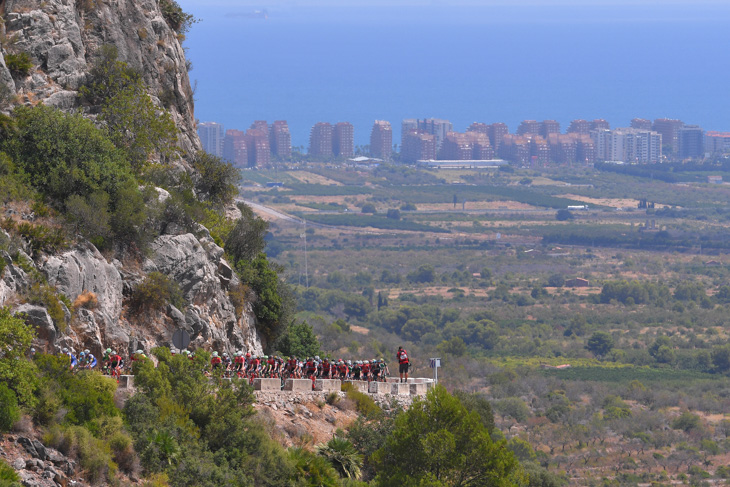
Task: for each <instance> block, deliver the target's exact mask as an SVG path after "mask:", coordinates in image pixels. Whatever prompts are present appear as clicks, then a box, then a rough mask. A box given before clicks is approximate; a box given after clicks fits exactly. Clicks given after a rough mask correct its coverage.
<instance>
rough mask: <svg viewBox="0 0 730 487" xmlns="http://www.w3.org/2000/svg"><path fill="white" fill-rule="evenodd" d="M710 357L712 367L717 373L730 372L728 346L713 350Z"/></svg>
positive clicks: (729, 351)
mask: <svg viewBox="0 0 730 487" xmlns="http://www.w3.org/2000/svg"><path fill="white" fill-rule="evenodd" d="M711 357H712V365H713V366H714V367H715V369H716V370H717V371H718V372H722V373H724V372H727V371H729V370H730V345H724V346H722V347H717V348H713V349H712V353H711Z"/></svg>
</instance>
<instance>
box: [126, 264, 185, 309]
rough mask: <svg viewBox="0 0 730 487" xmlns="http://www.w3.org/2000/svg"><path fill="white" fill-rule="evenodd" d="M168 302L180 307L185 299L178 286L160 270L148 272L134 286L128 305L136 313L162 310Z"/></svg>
mask: <svg viewBox="0 0 730 487" xmlns="http://www.w3.org/2000/svg"><path fill="white" fill-rule="evenodd" d="M168 304H172V305H173V306H175V307H176V308H182V307H184V305H185V300H184V299H183V295H182V290H181V289H180V286H179V285H178V284H177V283H176V282H175V281H173V280H172V279H170V278H169V277H167V276H166V275H164V274H162V273H160V272H150V273H149V274H148V275H147V277H145V279H144V281H142V282H141V283H139V284H138V285H137V287H135V288H134V291H132V297H131V298H130V306H131V308H132V309H133V310H134V311H135V312H136V313H141V312H144V311H162V310H163V309H164V308H165V306H167V305H168Z"/></svg>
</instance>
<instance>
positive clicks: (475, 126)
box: [466, 122, 489, 135]
mask: <svg viewBox="0 0 730 487" xmlns="http://www.w3.org/2000/svg"><path fill="white" fill-rule="evenodd" d="M466 131H467V132H477V133H480V134H485V135H489V125H487V124H486V123H481V122H474V123H472V124H471V125H469V128H468V129H466Z"/></svg>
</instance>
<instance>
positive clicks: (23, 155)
mask: <svg viewBox="0 0 730 487" xmlns="http://www.w3.org/2000/svg"><path fill="white" fill-rule="evenodd" d="M14 115H15V119H16V124H17V128H18V134H17V136H15V137H11V138H10V139H6V140H5V141H4V142H3V144H2V145H3V148H4V149H5V150H6V151H7V153H8V155H10V156H11V157H12V159H13V161H14V162H15V164H16V165H17V167H18V169H20V170H21V171H23V173H25V175H26V176H27V178H28V180H29V182H30V184H31V185H32V186H33V187H35V188H36V189H37V190H39V191H40V192H42V193H43V194H44V195H46V196H48V197H49V198H51V199H52V200H53V201H55V202H56V203H59V204H63V203H64V202H65V201H66V199H67V198H68V197H69V196H71V195H80V196H83V197H86V196H89V195H91V194H92V193H94V192H97V191H104V192H106V193H108V194H109V195H110V196H111V204H112V205H113V204H115V203H116V198H115V196H116V194H117V190H118V189H119V187H120V186H122V185H123V184H124V183H126V182H128V181H133V177H132V174H131V171H130V168H129V165H128V164H127V162H126V161H125V159H124V155H123V154H122V153H121V152H120V151H119V150H117V149H116V148H115V147H114V144H113V143H112V142H111V141H110V140H109V138H108V137H106V136H105V135H104V133H103V132H102V131H101V130H99V129H97V128H96V127H95V126H94V124H93V122H91V121H90V120H86V119H85V118H83V117H82V116H81V114H65V113H63V112H61V111H60V110H57V109H55V108H52V107H46V106H44V105H38V106H36V107H32V108H31V107H25V106H23V107H18V108H16V109H15V111H14Z"/></svg>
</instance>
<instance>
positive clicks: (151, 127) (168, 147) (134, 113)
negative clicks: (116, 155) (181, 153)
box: [99, 80, 177, 173]
mask: <svg viewBox="0 0 730 487" xmlns="http://www.w3.org/2000/svg"><path fill="white" fill-rule="evenodd" d="M99 119H100V120H102V121H103V122H105V123H106V126H107V130H108V133H109V137H110V138H111V140H112V141H113V142H114V145H116V146H117V147H119V148H120V149H122V150H124V151H125V152H126V153H127V156H128V157H129V162H130V163H131V164H132V167H133V168H134V170H135V172H137V173H140V172H142V170H143V169H144V166H145V164H146V163H147V160H148V159H149V158H150V156H151V155H152V154H153V153H157V154H159V155H161V156H163V157H165V156H170V155H172V154H174V152H175V150H176V148H175V147H176V146H175V144H176V142H177V127H176V126H175V122H174V121H173V120H172V117H171V116H170V114H169V113H168V112H167V111H165V110H164V109H161V108H158V107H156V106H155V104H154V103H153V102H152V99H151V98H150V96H149V95H148V94H147V90H146V89H145V87H144V85H143V84H142V82H141V80H140V81H139V82H137V83H135V84H133V85H131V86H129V87H127V88H125V89H123V90H122V91H120V92H119V93H117V94H116V95H115V96H113V97H112V98H110V99H108V100H107V101H106V102H105V103H104V105H103V106H102V109H101V114H100V115H99Z"/></svg>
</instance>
